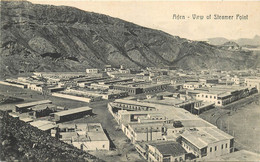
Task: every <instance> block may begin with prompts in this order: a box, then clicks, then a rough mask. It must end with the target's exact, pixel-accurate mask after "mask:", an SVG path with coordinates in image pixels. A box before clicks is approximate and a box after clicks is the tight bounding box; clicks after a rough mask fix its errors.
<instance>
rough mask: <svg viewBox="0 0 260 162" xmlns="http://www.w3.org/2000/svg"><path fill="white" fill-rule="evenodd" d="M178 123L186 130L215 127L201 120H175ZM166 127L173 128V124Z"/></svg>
mask: <svg viewBox="0 0 260 162" xmlns="http://www.w3.org/2000/svg"><path fill="white" fill-rule="evenodd" d="M175 121H180V122H181V124H182V125H183V127H186V128H196V127H216V126H215V125H213V124H211V123H209V122H207V121H205V120H203V119H201V118H198V119H192V120H175ZM165 126H166V127H169V128H171V127H173V123H169V124H165Z"/></svg>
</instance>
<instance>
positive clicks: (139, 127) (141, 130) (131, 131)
mask: <svg viewBox="0 0 260 162" xmlns="http://www.w3.org/2000/svg"><path fill="white" fill-rule="evenodd" d="M162 127H163V121H157V122H149V123H129V124H128V126H127V127H125V128H123V132H124V133H125V135H126V136H127V137H128V138H129V139H130V140H131V142H132V143H136V142H137V141H140V142H142V141H154V140H163V136H162Z"/></svg>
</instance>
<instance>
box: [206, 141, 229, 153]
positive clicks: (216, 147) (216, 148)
mask: <svg viewBox="0 0 260 162" xmlns="http://www.w3.org/2000/svg"><path fill="white" fill-rule="evenodd" d="M227 146H228V144H227V143H226V148H227ZM221 149H222V150H223V149H224V144H222V145H221ZM217 150H218V146H215V151H217ZM209 151H210V152H212V147H210V149H209Z"/></svg>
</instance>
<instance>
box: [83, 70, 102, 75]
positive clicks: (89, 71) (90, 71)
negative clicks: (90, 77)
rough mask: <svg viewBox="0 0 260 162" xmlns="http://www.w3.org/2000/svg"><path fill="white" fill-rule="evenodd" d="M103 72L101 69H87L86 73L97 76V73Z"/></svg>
mask: <svg viewBox="0 0 260 162" xmlns="http://www.w3.org/2000/svg"><path fill="white" fill-rule="evenodd" d="M100 71H101V70H100V69H86V72H87V73H90V74H92V73H93V74H96V73H99V72H100Z"/></svg>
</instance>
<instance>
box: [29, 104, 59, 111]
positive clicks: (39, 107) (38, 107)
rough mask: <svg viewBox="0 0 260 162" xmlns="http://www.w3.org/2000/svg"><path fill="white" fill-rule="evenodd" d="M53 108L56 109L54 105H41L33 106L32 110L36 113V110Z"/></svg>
mask: <svg viewBox="0 0 260 162" xmlns="http://www.w3.org/2000/svg"><path fill="white" fill-rule="evenodd" d="M47 107H48V108H53V107H57V106H56V105H53V104H42V105H35V106H33V107H32V110H34V111H36V110H44V109H46V108H47Z"/></svg>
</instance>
